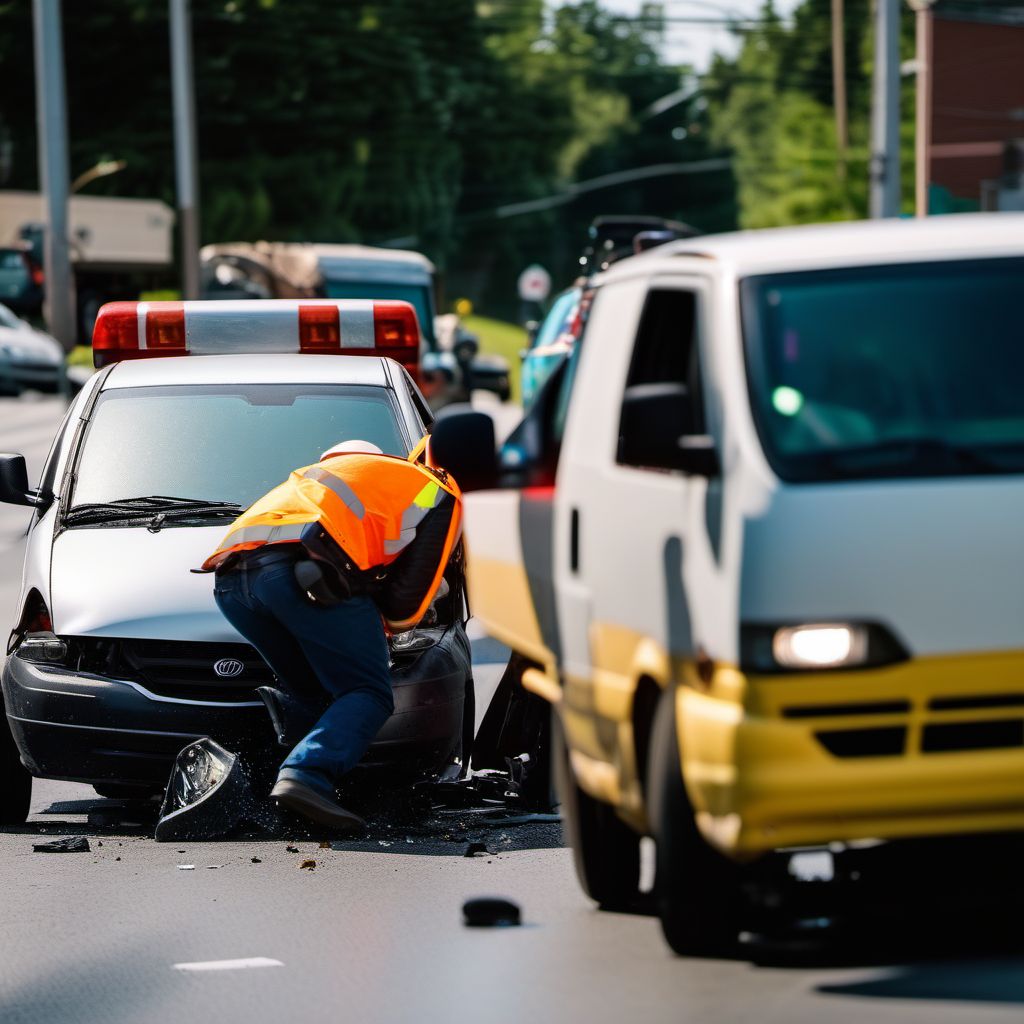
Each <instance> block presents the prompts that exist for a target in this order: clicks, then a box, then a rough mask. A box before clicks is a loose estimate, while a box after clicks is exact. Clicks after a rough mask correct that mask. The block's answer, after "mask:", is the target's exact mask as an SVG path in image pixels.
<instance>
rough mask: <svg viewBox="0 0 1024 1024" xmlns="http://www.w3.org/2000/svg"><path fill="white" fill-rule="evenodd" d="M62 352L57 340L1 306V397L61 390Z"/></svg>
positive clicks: (62, 372)
mask: <svg viewBox="0 0 1024 1024" xmlns="http://www.w3.org/2000/svg"><path fill="white" fill-rule="evenodd" d="M63 374H64V350H63V349H62V348H61V347H60V345H59V344H58V342H57V341H55V340H54V339H53V338H51V337H50V335H48V334H44V333H43V332H42V331H37V330H36V329H35V328H34V327H32V325H31V324H28V323H26V322H25V321H24V320H22V319H20V318H19V317H17V316H15V314H14V313H13V312H11V310H10V309H8V308H7V306H4V305H0V394H4V395H20V394H21V392H22V391H25V390H26V389H28V388H32V389H34V390H36V391H47V392H56V391H59V390H60V383H61V378H62V377H63Z"/></svg>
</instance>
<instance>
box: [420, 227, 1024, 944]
mask: <svg viewBox="0 0 1024 1024" xmlns="http://www.w3.org/2000/svg"><path fill="white" fill-rule="evenodd" d="M1022 297H1024V217H1020V216H1016V215H979V216H958V217H949V218H935V219H930V220H927V221H917V222H909V221H889V222H884V223H883V222H874V223H855V224H839V225H831V226H816V227H807V228H794V229H785V230H772V231H760V232H749V233H738V234H732V235H721V236H718V237H713V236H712V237H703V238H694V239H687V240H683V241H679V242H673V243H669V244H667V245H665V246H662V247H661V248H658V249H657V250H654V251H652V252H651V253H649V254H646V255H643V256H639V257H636V258H634V259H628V260H625V261H623V262H622V263H620V264H617V265H615V266H614V267H613V268H612V269H610V270H609V271H608V272H607V273H605V274H604V275H602V276H601V277H600V278H598V281H597V293H596V296H595V298H594V303H593V306H592V309H591V313H590V318H589V322H588V324H587V327H586V331H585V333H584V336H583V340H582V343H581V344H580V345H579V346H578V347H577V352H576V355H575V357H574V359H573V360H572V361H571V362H570V363H569V364H568V365H567V366H566V367H565V368H564V369H563V371H562V372H561V373H560V374H559V375H558V376H557V377H556V378H554V379H552V381H551V382H550V384H549V386H548V388H547V389H546V390H545V392H543V393H542V396H541V398H540V399H538V401H537V404H536V406H535V407H534V409H533V410H532V411H531V414H530V415H529V416H528V418H527V420H526V421H524V423H523V424H522V426H521V427H520V429H519V430H518V431H517V432H516V433H514V434H513V435H512V437H511V438H510V439H509V441H508V442H507V443H506V445H505V447H504V449H503V451H502V453H501V458H500V460H499V465H498V466H495V465H493V463H491V462H489V459H488V457H486V456H484V455H478V456H477V457H476V458H475V459H473V458H471V456H472V453H473V452H474V451H476V452H478V453H479V452H483V451H485V449H486V434H487V424H486V423H485V422H483V421H481V420H479V419H478V418H477V417H475V416H474V415H473V414H472V413H468V412H465V413H462V414H460V415H457V416H450V417H448V418H447V419H446V420H443V421H442V423H440V424H439V425H438V427H437V428H436V429H435V436H434V442H433V451H434V453H435V457H436V458H438V459H439V460H440V461H441V462H442V463H443V464H444V465H446V466H447V467H448V468H449V469H450V470H451V471H452V472H453V473H454V474H455V475H456V476H457V478H458V479H459V480H460V482H461V483H462V485H463V487H464V488H465V487H466V486H467V485H468V484H473V483H475V484H476V486H477V487H481V488H483V489H482V490H481V492H480V493H478V494H475V495H472V496H471V497H470V498H469V499H468V501H467V513H466V528H467V537H468V545H469V564H470V567H471V570H470V594H471V599H472V605H473V610H474V613H475V614H476V615H477V617H478V618H479V619H480V620H481V621H482V622H483V623H484V624H485V626H486V628H487V629H488V631H489V632H490V633H491V634H493V635H494V636H495V637H497V638H498V639H500V640H502V641H504V642H505V643H507V644H508V645H510V646H511V647H512V649H513V651H515V652H516V654H517V655H518V656H519V658H520V663H521V665H522V666H523V673H522V679H523V684H524V685H525V687H526V688H527V689H528V690H531V691H533V692H534V693H537V694H540V695H542V696H544V697H546V698H547V699H548V700H549V701H550V702H551V703H552V704H553V705H554V706H555V708H556V709H557V712H558V719H559V721H560V725H561V731H562V733H563V734H564V741H565V747H566V749H567V758H566V759H565V761H564V765H563V767H564V769H565V772H564V779H563V786H562V798H563V802H564V804H565V806H566V809H567V822H568V826H569V835H570V838H571V841H572V843H573V845H574V847H575V849H576V857H577V867H578V868H579V874H580V879H581V881H582V883H583V885H584V887H585V888H586V890H587V891H588V893H590V895H591V896H592V897H594V898H595V899H596V900H598V901H599V902H602V903H616V902H620V901H622V900H623V899H626V898H628V897H629V896H630V894H631V893H635V891H636V887H637V878H638V863H639V858H638V852H637V850H638V845H639V839H640V837H641V836H643V835H653V836H654V837H655V838H656V840H657V843H658V869H657V870H658V894H657V895H658V898H659V904H660V912H661V918H662V922H663V925H664V929H665V933H666V936H667V937H668V939H669V942H670V943H671V944H672V946H673V947H674V948H675V949H677V950H679V951H686V950H695V949H702V950H709V949H716V948H722V947H724V946H726V945H728V944H729V943H730V942H732V941H733V940H734V939H735V936H736V931H737V926H738V914H739V909H738V908H739V906H740V900H739V892H740V888H741V883H742V882H743V879H744V877H745V873H746V871H747V866H748V865H749V864H750V863H751V862H753V861H754V860H756V859H758V858H760V857H762V856H763V855H765V854H767V853H768V852H770V851H773V850H777V849H779V848H789V847H797V846H801V847H807V846H821V845H825V844H830V843H836V842H840V843H842V842H850V841H858V840H864V839H899V838H906V837H923V836H940V835H950V834H975V833H1009V832H1014V831H1022V830H1024V571H1022V569H1024V565H1022V563H1024V314H1022V308H1024V306H1022ZM570 397H571V400H570ZM454 436H457V437H458V438H459V439H460V443H459V444H458V445H455V444H453V443H451V441H452V439H453V437H454ZM460 453H461V455H460Z"/></svg>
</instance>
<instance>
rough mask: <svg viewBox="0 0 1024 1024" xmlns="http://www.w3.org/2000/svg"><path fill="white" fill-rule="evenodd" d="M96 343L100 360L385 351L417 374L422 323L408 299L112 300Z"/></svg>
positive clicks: (101, 363) (100, 319)
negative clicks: (420, 323) (406, 300)
mask: <svg viewBox="0 0 1024 1024" xmlns="http://www.w3.org/2000/svg"><path fill="white" fill-rule="evenodd" d="M92 348H93V363H94V364H95V365H96V367H97V368H99V367H102V366H107V365H109V364H110V363H115V362H119V361H121V360H123V359H146V358H152V357H154V356H185V355H219V354H226V353H230V354H236V355H238V354H258V353H267V352H285V353H287V352H308V353H318V354H321V355H322V354H328V355H375V356H386V357H388V358H390V359H394V360H396V361H397V362H399V363H401V364H402V365H403V366H404V367H405V368H406V369H407V370H409V372H410V373H412V374H413V375H414V376H415V375H416V373H417V371H418V369H419V355H420V327H419V321H418V320H417V319H416V310H415V309H414V308H413V307H412V306H411V305H410V304H409V303H408V302H383V301H382V302H377V301H375V300H370V301H368V300H361V299H360V300H353V299H337V300H331V299H317V300H309V301H298V300H293V299H258V300H244V299H243V300H234V301H226V300H216V301H201V302H108V303H107V304H106V305H105V306H103V307H102V308H101V309H100V311H99V315H98V316H97V317H96V324H95V326H94V327H93V336H92Z"/></svg>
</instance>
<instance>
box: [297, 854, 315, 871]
mask: <svg viewBox="0 0 1024 1024" xmlns="http://www.w3.org/2000/svg"><path fill="white" fill-rule="evenodd" d="M303 869H305V870H306V871H314V870H316V861H315V860H313V858H312V857H307V858H306V860H304V861H303V862H302V863H301V864H300V865H299V870H300V871H301V870H303Z"/></svg>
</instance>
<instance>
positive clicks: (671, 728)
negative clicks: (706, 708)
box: [647, 687, 742, 957]
mask: <svg viewBox="0 0 1024 1024" xmlns="http://www.w3.org/2000/svg"><path fill="white" fill-rule="evenodd" d="M648 757H649V759H648V765H647V778H648V780H649V791H648V798H647V805H648V817H649V820H650V823H651V829H652V831H653V833H654V840H655V843H656V847H657V855H656V861H655V863H656V867H655V879H654V896H655V905H656V908H657V913H658V917H659V918H660V920H661V929H662V932H663V933H664V936H665V941H666V942H667V943H668V944H669V946H670V947H671V948H672V951H673V952H674V953H677V954H679V955H680V956H707V957H720V956H730V955H733V954H735V952H736V950H737V947H738V944H739V931H740V910H741V907H742V899H741V897H742V890H741V882H742V869H741V868H740V867H739V866H738V865H736V864H735V863H733V862H732V861H731V860H729V859H728V858H727V857H725V856H723V855H722V854H721V853H719V852H718V851H717V850H715V849H714V848H713V847H711V846H710V845H709V844H708V843H707V842H706V841H705V839H704V837H703V836H702V835H701V834H700V832H699V831H698V829H697V824H696V821H695V820H694V815H693V808H692V807H691V805H690V801H689V798H688V797H687V795H686V787H685V785H684V783H683V773H682V761H681V759H680V755H679V737H678V731H677V727H676V716H675V689H674V688H673V687H669V688H668V689H666V690H665V691H664V692H663V693H662V695H661V697H660V699H659V701H658V709H657V711H656V712H655V716H654V726H653V729H652V735H651V744H650V749H649V754H648Z"/></svg>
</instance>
